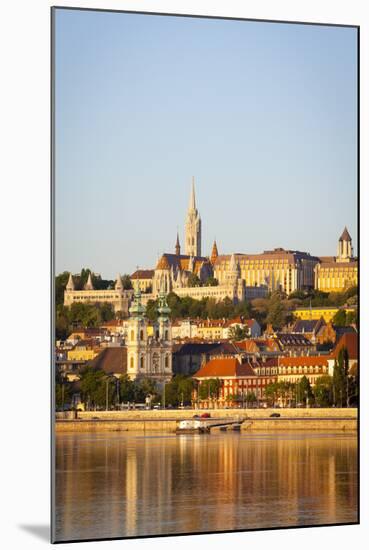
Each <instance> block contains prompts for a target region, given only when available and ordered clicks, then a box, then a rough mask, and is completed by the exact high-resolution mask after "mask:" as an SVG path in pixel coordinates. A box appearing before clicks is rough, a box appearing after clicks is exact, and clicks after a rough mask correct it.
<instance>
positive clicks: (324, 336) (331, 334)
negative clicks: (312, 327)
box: [316, 321, 357, 346]
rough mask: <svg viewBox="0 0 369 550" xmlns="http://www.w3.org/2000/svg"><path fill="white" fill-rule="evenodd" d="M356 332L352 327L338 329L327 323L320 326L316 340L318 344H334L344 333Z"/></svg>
mask: <svg viewBox="0 0 369 550" xmlns="http://www.w3.org/2000/svg"><path fill="white" fill-rule="evenodd" d="M356 332H357V330H356V328H355V327H353V326H347V327H338V326H336V325H333V323H332V322H331V321H329V322H328V323H327V324H326V325H324V326H322V327H321V328H320V330H319V331H318V333H317V336H316V340H317V342H318V343H319V344H321V345H324V344H332V346H333V344H335V343H336V342H338V340H339V339H340V338H341V336H343V335H344V334H346V333H356Z"/></svg>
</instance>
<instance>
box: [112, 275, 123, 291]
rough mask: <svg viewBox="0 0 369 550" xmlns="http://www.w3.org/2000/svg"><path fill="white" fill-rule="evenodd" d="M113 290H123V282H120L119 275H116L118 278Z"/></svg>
mask: <svg viewBox="0 0 369 550" xmlns="http://www.w3.org/2000/svg"><path fill="white" fill-rule="evenodd" d="M114 288H115V290H123V281H122V277H121V276H120V274H119V273H118V277H117V280H116V281H115V287H114Z"/></svg>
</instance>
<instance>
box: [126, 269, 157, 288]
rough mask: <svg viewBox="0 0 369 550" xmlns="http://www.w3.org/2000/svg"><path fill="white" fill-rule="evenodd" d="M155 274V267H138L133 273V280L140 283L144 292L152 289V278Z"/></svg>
mask: <svg viewBox="0 0 369 550" xmlns="http://www.w3.org/2000/svg"><path fill="white" fill-rule="evenodd" d="M153 276H154V270H153V269H137V271H135V272H134V273H132V275H131V280H132V281H134V284H135V285H137V284H138V285H139V287H140V290H141V292H142V293H146V292H151V291H152V278H153Z"/></svg>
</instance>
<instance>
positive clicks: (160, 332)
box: [126, 287, 173, 384]
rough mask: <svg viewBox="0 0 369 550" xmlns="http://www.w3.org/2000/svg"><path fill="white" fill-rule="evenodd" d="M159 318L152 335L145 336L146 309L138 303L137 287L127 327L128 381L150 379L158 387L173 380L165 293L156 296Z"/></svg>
mask: <svg viewBox="0 0 369 550" xmlns="http://www.w3.org/2000/svg"><path fill="white" fill-rule="evenodd" d="M158 312H159V317H158V320H157V322H156V323H155V324H154V326H153V335H152V336H149V335H148V326H149V325H148V321H147V319H146V318H145V307H144V306H143V305H142V303H141V291H140V289H139V287H137V289H136V291H135V294H134V301H133V303H132V305H131V307H130V309H129V313H130V318H129V320H128V327H127V332H128V334H127V340H126V347H127V373H128V376H129V378H130V379H131V380H134V379H137V378H146V377H149V378H151V379H153V380H155V381H156V382H158V383H159V384H163V383H164V382H166V381H169V380H170V378H171V377H172V374H173V372H172V348H173V344H172V331H171V322H170V319H169V314H170V309H169V308H168V305H167V303H166V297H165V293H164V292H161V293H160V295H159V307H158Z"/></svg>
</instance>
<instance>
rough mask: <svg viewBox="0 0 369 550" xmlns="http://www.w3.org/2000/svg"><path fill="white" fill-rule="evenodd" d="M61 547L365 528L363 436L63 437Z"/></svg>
mask: <svg viewBox="0 0 369 550" xmlns="http://www.w3.org/2000/svg"><path fill="white" fill-rule="evenodd" d="M55 456H56V474H55V522H54V523H55V539H56V541H65V540H83V539H93V538H110V537H132V536H149V535H158V534H180V533H196V532H208V531H225V530H230V531H232V530H237V529H257V528H268V527H282V526H283V527H285V526H297V525H298V526H301V525H321V524H336V523H351V522H356V521H357V494H358V487H357V481H358V478H357V437H356V434H355V433H329V434H328V433H320V432H303V433H296V432H284V433H270V432H268V433H265V434H263V433H247V432H241V433H234V432H229V433H227V432H220V433H213V434H211V435H205V434H204V435H198V434H196V435H193V434H186V435H174V434H168V433H166V434H164V433H163V434H156V433H155V434H154V433H153V435H143V434H142V433H132V432H127V433H125V432H120V433H117V432H114V433H112V432H105V433H98V434H85V433H71V434H63V433H61V434H57V437H56V450H55Z"/></svg>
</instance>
